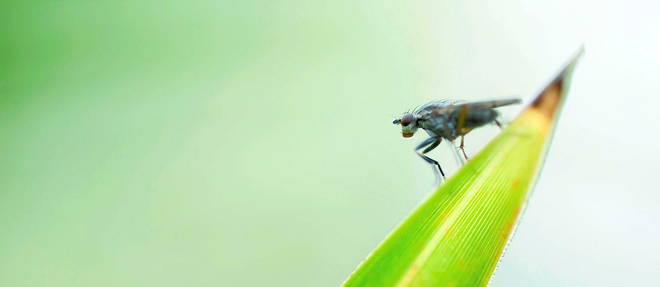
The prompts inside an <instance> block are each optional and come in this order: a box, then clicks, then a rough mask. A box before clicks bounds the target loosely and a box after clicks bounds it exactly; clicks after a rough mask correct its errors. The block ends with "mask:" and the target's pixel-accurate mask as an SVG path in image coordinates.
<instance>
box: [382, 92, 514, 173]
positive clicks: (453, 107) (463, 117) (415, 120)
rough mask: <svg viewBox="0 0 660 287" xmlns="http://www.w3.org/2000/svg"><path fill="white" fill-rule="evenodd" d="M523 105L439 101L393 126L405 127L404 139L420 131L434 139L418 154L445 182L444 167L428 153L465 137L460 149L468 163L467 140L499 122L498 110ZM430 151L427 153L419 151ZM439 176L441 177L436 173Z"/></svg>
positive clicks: (508, 100) (420, 146) (419, 147)
mask: <svg viewBox="0 0 660 287" xmlns="http://www.w3.org/2000/svg"><path fill="white" fill-rule="evenodd" d="M518 103H520V100H519V99H506V100H493V101H479V102H450V101H436V102H430V103H428V104H425V105H423V106H421V107H419V108H417V109H415V110H414V111H412V112H407V113H404V114H403V115H402V116H401V118H398V119H395V120H394V121H393V122H392V123H393V124H400V125H401V133H402V134H403V137H405V138H409V137H412V136H413V135H414V134H415V132H416V131H417V129H418V128H421V129H423V130H425V131H426V133H428V134H429V136H430V138H428V139H426V140H424V141H423V142H422V143H420V144H419V145H418V146H417V147H416V148H415V152H416V153H417V154H418V155H419V156H420V157H421V158H422V159H424V160H425V161H426V162H428V163H430V164H432V165H434V166H437V167H438V170H439V171H440V174H441V175H442V178H443V179H444V178H445V173H444V172H443V171H442V167H440V164H439V163H438V162H437V161H435V160H434V159H432V158H430V157H428V156H426V153H428V152H430V151H431V150H433V149H434V148H436V147H437V146H438V145H439V144H440V143H441V142H442V139H446V140H448V141H450V142H453V141H454V140H455V139H456V138H458V137H461V145H460V146H459V148H460V149H461V151H462V152H463V156H464V157H465V160H468V156H467V154H465V149H464V136H465V135H466V134H467V133H469V132H470V131H472V130H473V129H475V128H478V127H481V126H483V125H486V124H489V123H495V124H496V125H497V126H499V127H500V128H501V127H502V126H501V124H500V122H499V121H497V117H498V115H499V114H498V112H497V111H496V110H495V108H497V107H501V106H507V105H512V104H518ZM424 147H426V149H424V150H423V151H421V152H420V151H419V150H421V149H422V148H424ZM436 174H437V173H436Z"/></svg>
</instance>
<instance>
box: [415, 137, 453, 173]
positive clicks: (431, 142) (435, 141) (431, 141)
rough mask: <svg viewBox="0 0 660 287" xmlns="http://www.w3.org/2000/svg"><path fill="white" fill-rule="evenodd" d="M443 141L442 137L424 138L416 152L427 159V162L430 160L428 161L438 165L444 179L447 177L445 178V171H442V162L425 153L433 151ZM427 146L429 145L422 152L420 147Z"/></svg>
mask: <svg viewBox="0 0 660 287" xmlns="http://www.w3.org/2000/svg"><path fill="white" fill-rule="evenodd" d="M441 141H442V139H441V138H428V139H426V140H424V141H423V142H422V143H420V144H419V145H418V146H417V147H416V148H415V152H416V153H417V155H419V156H420V157H421V158H422V159H423V160H424V161H426V162H428V163H430V164H432V165H434V166H437V167H438V170H439V171H440V174H441V175H442V179H443V180H444V179H446V178H445V172H444V171H442V167H440V164H439V163H438V162H437V161H436V160H434V159H432V158H430V157H428V156H426V155H425V153H427V152H430V151H432V150H433V149H434V148H436V147H438V145H439V144H440V142H441ZM426 146H428V147H427V148H425V149H424V150H423V151H421V152H420V151H419V150H420V149H422V148H424V147H426ZM436 175H437V173H436Z"/></svg>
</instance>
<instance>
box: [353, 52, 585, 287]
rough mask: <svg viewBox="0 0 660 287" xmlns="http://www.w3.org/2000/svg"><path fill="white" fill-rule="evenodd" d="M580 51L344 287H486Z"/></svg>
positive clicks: (535, 172) (527, 190) (548, 137)
mask: <svg viewBox="0 0 660 287" xmlns="http://www.w3.org/2000/svg"><path fill="white" fill-rule="evenodd" d="M581 54H582V51H580V53H578V54H577V55H576V56H575V57H574V58H573V59H572V60H571V61H570V63H569V64H568V65H566V67H565V68H564V69H563V70H562V71H561V72H560V73H559V75H557V77H555V78H554V79H553V80H552V81H551V82H550V84H548V85H547V86H546V87H545V88H544V89H543V91H542V92H541V93H540V94H539V95H538V96H537V97H536V99H535V100H534V101H533V102H532V104H531V105H530V106H528V107H527V108H525V110H523V111H522V112H521V114H520V115H519V116H518V117H517V118H516V119H515V120H514V121H512V122H511V123H510V124H509V125H508V126H507V127H506V128H504V130H502V132H501V133H500V134H499V135H498V136H497V137H496V138H495V139H493V140H492V141H491V142H490V143H489V144H488V145H487V146H486V147H485V148H484V149H483V150H482V151H481V152H479V153H478V154H477V155H476V156H475V157H474V158H472V159H471V160H470V161H469V162H468V163H467V164H465V165H464V166H463V167H462V168H461V169H460V170H459V171H458V172H457V173H456V174H455V175H454V176H453V177H451V178H450V179H449V180H448V181H447V182H445V183H444V184H442V185H441V186H440V187H439V188H438V190H437V191H435V193H433V194H432V195H431V196H430V197H429V198H428V199H426V201H425V202H424V203H422V204H421V206H419V207H418V208H417V209H416V210H415V211H414V212H413V213H412V214H411V215H410V216H409V217H408V218H407V219H406V220H405V221H404V222H403V223H402V224H401V225H400V226H399V227H397V228H396V229H395V230H394V231H393V232H392V233H391V234H390V235H389V236H388V237H387V238H386V239H385V240H384V241H383V242H382V243H381V244H380V246H378V247H377V248H376V250H374V251H373V252H372V254H371V255H369V257H368V258H367V259H366V260H365V261H364V262H362V264H361V265H360V266H359V267H358V268H357V269H356V270H355V271H354V272H353V274H352V275H351V276H350V277H349V278H348V280H347V281H346V282H345V283H344V286H485V285H487V284H488V282H489V280H490V278H491V276H492V274H493V271H494V270H495V267H496V265H497V263H498V261H499V259H500V257H501V256H502V253H503V251H504V248H505V247H506V244H507V242H508V241H509V239H510V237H511V235H512V233H513V230H514V227H515V226H516V224H517V222H518V219H519V217H520V214H521V211H522V210H523V209H524V207H525V203H526V202H527V200H528V198H529V195H530V191H531V189H532V186H533V184H534V181H535V179H536V177H537V175H538V173H539V170H540V167H541V165H542V163H543V159H544V157H545V154H546V150H547V147H548V146H549V142H550V140H551V138H552V130H553V127H554V125H555V122H556V120H557V118H558V115H559V111H560V110H561V106H562V103H563V102H564V100H565V99H566V95H567V92H568V87H569V85H570V78H571V74H572V71H573V69H574V67H575V65H576V63H577V60H578V58H579V56H580V55H581Z"/></svg>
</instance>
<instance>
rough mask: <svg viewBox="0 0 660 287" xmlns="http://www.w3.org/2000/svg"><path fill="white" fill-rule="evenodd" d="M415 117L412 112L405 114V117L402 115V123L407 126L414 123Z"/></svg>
mask: <svg viewBox="0 0 660 287" xmlns="http://www.w3.org/2000/svg"><path fill="white" fill-rule="evenodd" d="M413 119H414V117H413V115H412V114H405V115H403V117H401V125H402V126H404V127H405V126H407V125H409V124H410V123H412V121H413Z"/></svg>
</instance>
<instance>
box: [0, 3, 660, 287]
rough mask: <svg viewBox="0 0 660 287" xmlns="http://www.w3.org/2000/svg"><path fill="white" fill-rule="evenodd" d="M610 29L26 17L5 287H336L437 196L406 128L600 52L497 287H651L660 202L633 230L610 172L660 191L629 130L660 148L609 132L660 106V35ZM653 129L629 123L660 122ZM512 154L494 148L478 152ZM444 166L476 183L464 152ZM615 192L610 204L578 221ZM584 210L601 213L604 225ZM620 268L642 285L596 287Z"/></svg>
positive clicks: (7, 137)
mask: <svg viewBox="0 0 660 287" xmlns="http://www.w3.org/2000/svg"><path fill="white" fill-rule="evenodd" d="M595 5H599V6H600V5H601V3H600V2H598V3H583V4H572V2H569V1H564V2H560V3H559V4H543V3H527V2H526V1H504V2H500V3H498V4H497V5H495V4H494V3H488V2H472V1H460V2H458V1H456V2H449V1H445V2H441V1H206V2H205V1H145V0H139V1H6V2H4V3H2V4H0V162H1V163H0V286H337V285H339V284H340V283H341V282H342V281H343V280H344V279H345V278H346V277H347V276H348V275H349V274H350V272H351V271H352V270H353V269H354V268H355V267H356V266H357V264H358V263H359V262H360V260H362V259H363V258H364V257H365V256H366V255H367V254H368V252H369V251H370V250H372V249H373V248H374V247H375V246H376V245H377V244H378V242H380V240H382V239H383V238H384V236H385V235H387V233H388V232H389V231H390V230H391V229H392V228H393V227H394V226H395V225H396V224H397V223H398V222H400V221H401V220H402V219H403V218H404V217H405V215H406V214H407V213H408V212H409V211H410V210H411V209H412V208H414V206H415V205H416V204H417V203H419V202H420V201H421V200H422V199H423V198H424V197H425V195H426V194H427V193H428V192H430V191H431V190H432V189H433V176H432V173H431V169H430V168H429V167H428V166H426V165H425V164H424V163H423V162H422V161H421V160H419V159H418V158H416V157H415V155H414V154H413V153H412V148H413V147H414V145H415V144H416V143H418V142H419V141H421V140H422V139H423V137H422V136H421V135H418V136H416V137H415V138H414V139H412V140H404V139H402V138H401V136H400V131H398V130H397V129H396V127H394V126H392V125H391V121H392V119H393V118H394V117H395V116H396V115H399V114H400V113H401V112H403V111H405V110H407V109H410V108H412V107H414V106H416V105H419V104H423V103H424V102H426V101H428V100H432V99H442V98H449V99H492V98H501V97H511V96H519V97H523V98H524V99H526V98H527V97H529V96H530V95H532V94H533V93H534V92H535V91H536V89H538V88H539V87H541V86H542V85H543V84H544V83H545V81H546V80H547V79H549V78H550V76H551V75H552V74H553V73H554V72H555V70H556V69H557V68H558V67H559V66H560V65H561V64H562V63H563V62H564V61H565V60H566V59H567V58H568V56H569V55H570V54H571V53H572V52H573V51H574V50H576V49H577V48H578V46H579V45H580V44H582V43H585V44H586V49H587V56H585V59H584V61H583V63H582V64H581V65H582V66H581V67H580V70H579V71H578V72H577V74H576V79H575V80H574V83H575V86H574V87H575V89H574V92H573V93H572V95H571V96H572V98H571V99H570V101H569V102H568V103H567V108H566V111H565V118H564V119H562V121H561V122H560V127H559V130H558V133H557V138H556V140H557V144H556V145H555V147H554V148H553V150H552V151H551V155H550V159H549V161H548V166H547V168H546V170H545V171H546V173H549V174H550V175H547V176H546V175H544V177H543V179H542V180H541V182H540V183H539V185H538V189H537V192H536V193H537V194H538V196H536V197H535V198H534V199H533V202H532V204H531V205H530V210H529V211H528V213H527V215H528V217H527V218H526V219H525V220H523V224H522V225H521V227H520V228H519V230H520V233H519V235H517V237H516V238H514V242H513V244H512V246H513V247H512V249H511V250H512V252H510V254H508V255H507V257H505V259H504V261H503V265H502V267H501V268H500V269H499V270H498V273H497V277H496V278H495V281H494V282H495V284H494V285H496V286H564V285H562V284H565V286H605V285H602V282H606V283H607V282H609V283H612V282H620V283H622V284H623V283H624V282H625V283H629V281H628V280H630V278H631V277H633V278H634V280H640V281H639V282H648V281H647V280H650V278H655V277H652V274H651V272H652V270H657V268H655V267H657V265H654V264H657V262H656V261H653V260H652V259H651V258H650V257H645V256H644V254H645V253H644V252H643V251H645V250H647V249H645V248H644V249H642V246H647V247H648V246H651V244H650V243H651V242H652V239H653V238H655V239H658V238H660V235H659V234H658V232H657V230H656V231H652V230H651V231H649V229H648V228H647V225H645V224H643V223H639V222H640V221H639V219H635V218H637V217H634V216H635V214H636V213H634V212H636V211H638V210H639V208H638V207H639V206H640V205H641V206H647V207H648V208H646V209H643V210H649V212H647V213H640V216H639V218H642V219H645V220H648V221H649V222H652V221H653V220H651V218H655V217H657V216H658V214H657V212H655V213H653V212H650V210H653V208H651V205H650V204H651V203H650V202H653V200H656V202H657V198H658V195H654V194H656V193H650V191H649V192H640V193H624V195H623V196H624V197H623V202H624V203H625V202H629V203H630V204H628V205H625V206H624V207H623V208H622V207H621V206H622V205H621V204H622V203H621V202H622V199H621V193H620V191H621V188H629V187H630V186H629V185H628V183H625V181H623V179H622V178H625V177H626V173H625V172H626V171H623V174H622V173H619V172H617V171H616V170H615V169H611V168H609V167H611V166H617V165H619V166H621V165H623V166H626V165H634V164H635V163H639V162H647V163H648V165H649V168H640V169H639V170H651V168H650V167H651V165H652V163H653V161H651V160H649V158H654V157H655V159H657V157H658V156H657V154H654V153H651V154H649V153H642V152H643V151H644V150H645V149H644V148H639V143H636V145H635V146H634V147H635V148H632V147H623V146H619V145H618V144H617V143H616V141H617V139H619V138H621V137H618V136H616V134H615V133H613V132H612V131H613V130H615V131H621V130H626V129H628V130H626V131H630V133H633V132H635V131H637V130H629V129H630V128H632V129H638V130H639V131H640V133H636V134H641V131H643V130H646V129H643V128H641V127H637V126H635V127H630V125H627V124H625V122H622V121H616V120H613V119H612V117H611V115H612V114H613V113H612V112H607V111H608V110H616V109H619V108H620V103H621V100H619V99H620V97H621V95H620V94H619V93H617V92H616V88H617V87H618V88H619V90H623V89H624V88H625V89H626V91H630V92H631V93H630V94H631V95H649V94H653V92H656V97H657V92H658V88H657V85H653V84H652V83H654V81H657V77H656V76H658V75H660V72H659V71H658V70H657V68H654V67H657V66H660V65H655V63H657V53H656V54H655V56H653V57H655V58H653V57H651V51H652V50H653V48H652V47H656V48H657V47H660V45H658V41H657V40H654V39H656V38H657V35H656V34H653V33H654V32H653V30H652V29H651V28H650V27H652V26H653V25H650V24H657V20H648V21H655V22H649V23H646V22H639V21H645V20H639V19H653V18H652V13H651V12H647V11H652V9H651V8H648V7H647V8H644V9H642V8H639V9H636V10H633V11H627V10H625V9H620V7H619V6H617V5H620V4H616V3H610V4H608V5H610V6H607V7H609V8H607V9H603V8H602V7H601V9H598V10H597V11H594V12H593V13H592V11H593V10H592V7H594V6H595ZM603 5H604V4H603ZM626 7H627V6H626ZM655 8H657V7H655ZM608 9H609V10H608ZM656 10H657V9H656ZM603 11H605V12H603ZM590 13H591V14H590ZM603 13H604V14H603ZM607 13H610V14H607ZM639 13H641V15H642V16H640V17H638V15H640V14H639ZM644 13H648V14H649V15H646V14H644ZM586 15H591V16H589V17H590V18H586ZM644 15H646V17H644ZM656 18H657V17H656ZM586 19H589V20H586ZM635 21H638V22H635ZM608 25H609V26H608ZM621 25H629V26H628V28H625V29H624V28H620V27H621ZM645 31H646V32H645ZM644 33H646V34H644ZM653 37H655V38H653ZM636 40H637V41H639V40H641V41H642V43H637V44H635V43H634V42H635V41H636ZM626 43H628V44H626ZM590 45H591V46H590ZM645 47H650V48H645ZM656 52H657V50H656ZM645 53H646V54H645ZM624 55H632V56H630V57H637V58H634V59H633V60H632V61H636V62H634V63H629V60H624V58H623V56H624ZM645 55H647V56H645ZM635 59H636V60H635ZM653 61H655V62H653ZM608 71H612V72H608ZM614 71H616V73H615V72H614ZM621 71H624V76H623V77H621V76H620V75H621V74H620V73H621ZM625 71H629V74H628V75H629V76H625V75H626V74H625ZM640 71H641V72H642V74H643V75H647V76H642V77H641V78H640V77H638V76H637V73H639V72H640ZM596 75H598V76H596ZM653 79H656V80H653ZM617 81H618V82H617ZM622 81H624V82H622ZM603 83H609V84H608V86H610V87H609V88H600V87H602V86H603ZM632 83H635V84H634V85H631V84H632ZM611 85H615V88H614V90H613V89H612V88H611ZM631 86H632V88H630V87H631ZM631 89H632V90H631ZM635 89H637V90H635ZM649 89H650V90H649ZM608 93H610V94H608ZM626 101H631V102H637V103H640V102H641V103H643V99H637V100H633V99H628V100H626ZM594 102H597V103H600V104H599V105H600V106H599V108H594V105H593V103H594ZM652 103H658V102H657V100H655V102H652ZM603 105H605V108H603ZM607 107H609V108H607ZM652 107H653V105H652V104H648V105H644V104H643V105H640V107H639V108H640V109H642V110H644V109H647V110H648V114H647V113H644V112H635V113H632V111H630V112H631V113H630V114H629V115H628V116H626V117H624V118H627V119H631V118H634V117H642V118H637V119H636V121H637V122H643V123H650V122H652V121H654V120H655V121H656V122H657V117H652V116H650V115H651V114H652V112H653V111H655V110H654V109H653V108H652ZM585 111H586V112H585ZM514 115H515V109H513V110H507V111H505V115H504V116H505V118H512V117H513V116H514ZM645 115H649V116H645ZM590 119H596V120H595V121H592V120H590ZM610 119H611V121H612V122H611V123H608V124H602V125H599V124H597V122H598V121H608V120H610ZM602 126H605V127H608V128H600V127H602ZM656 126H657V125H656ZM496 132H497V129H495V128H492V127H489V128H485V129H483V130H482V131H478V132H475V135H473V136H472V137H470V138H468V141H467V144H468V148H467V149H468V152H470V153H475V152H476V151H478V149H479V147H481V146H483V145H484V144H485V143H486V141H487V140H488V138H490V137H492V136H493V135H494V134H495V133H496ZM613 141H614V142H613ZM623 142H624V141H621V143H622V144H623ZM626 142H627V141H626ZM640 142H642V143H641V145H644V146H646V147H648V149H651V147H652V143H653V142H654V141H653V139H651V140H648V141H640ZM619 148H621V149H619ZM617 154H618V157H617ZM434 156H436V157H438V158H440V159H441V162H444V163H445V165H446V167H447V170H449V171H452V170H454V169H455V166H454V161H453V159H452V157H451V153H450V152H449V151H448V148H446V147H445V148H443V149H440V150H439V151H438V152H434ZM612 158H613V159H614V160H617V159H619V162H618V163H603V162H600V161H601V160H603V159H612ZM645 160H646V161H645ZM580 171H587V172H586V174H582V175H581V176H578V174H579V172H580ZM628 175H629V176H630V177H633V176H635V177H638V176H639V175H640V174H639V173H632V172H631V173H629V174H628ZM644 178H651V177H650V176H649V177H644ZM585 180H586V181H585ZM608 182H609V183H612V184H606V183H608ZM594 184H601V185H603V186H600V187H598V188H594V189H593V190H594V193H593V195H601V196H602V195H605V196H604V197H601V199H603V198H604V200H605V201H604V203H603V202H602V201H601V202H600V203H599V204H591V203H593V200H594V197H593V196H589V195H584V194H583V195H582V197H577V198H573V199H572V201H570V200H569V202H568V203H567V201H566V196H567V195H568V196H576V194H580V193H579V192H580V191H582V190H583V189H587V190H592V187H594ZM636 184H638V185H639V186H638V187H637V188H634V190H641V191H643V190H649V186H652V185H651V182H650V181H649V182H645V181H643V180H642V181H637V182H636ZM581 186H582V188H581ZM585 187H586V188H585ZM617 187H618V188H617ZM571 188H573V189H571ZM608 188H609V189H608ZM562 192H564V193H562ZM626 194H627V195H626ZM630 194H632V197H631V198H629V199H628V200H627V201H626V198H625V196H631V195H630ZM608 198H609V199H611V200H607V199H608ZM603 204H604V205H603ZM608 204H609V205H608ZM644 204H646V205H644ZM558 206H562V207H564V208H558ZM566 206H568V208H566ZM571 206H573V208H571ZM584 206H596V207H601V208H602V209H596V210H591V211H590V212H591V213H589V214H591V215H593V216H592V217H593V218H591V219H590V220H584V218H590V217H588V216H589V214H587V215H585V214H581V212H584V209H582V208H581V207H584ZM617 208H619V209H617ZM557 210H562V217H560V218H558V219H554V220H553V219H551V218H552V216H553V214H555V213H556V211H557ZM612 210H623V211H620V213H616V212H615V213H612V212H611V211H612ZM631 214H632V216H633V219H630V220H626V218H625V216H631ZM585 216H586V217H585ZM603 216H604V217H603ZM607 216H611V217H607ZM621 216H624V217H623V218H622V217H621ZM575 218H582V219H583V221H580V220H575ZM594 220H595V221H596V224H595V225H594ZM598 220H600V221H598ZM617 220H619V221H617ZM633 220H634V222H638V224H639V226H637V225H632V226H631V225H625V223H626V222H630V221H633ZM598 222H601V223H598ZM613 222H614V223H613ZM617 222H619V223H617ZM642 222H643V221H642ZM655 222H657V221H655ZM599 224H600V225H599ZM594 226H595V227H594ZM612 226H626V228H628V229H633V230H628V231H627V232H628V233H625V232H624V231H622V232H624V233H625V234H631V235H630V236H622V237H613V234H611V232H612V230H613V229H612ZM590 228H591V229H590ZM640 232H642V235H643V236H641V237H638V235H634V234H640ZM644 232H647V233H644ZM553 233H561V234H562V235H561V236H560V237H559V238H560V239H559V241H556V240H554V239H552V238H556V237H553V236H552V234H553ZM617 234H619V233H617ZM576 238H577V240H575V239H576ZM585 238H586V239H585ZM601 238H609V240H617V238H618V240H619V242H638V244H639V245H636V246H639V247H638V249H633V250H632V251H630V252H625V251H619V253H616V252H615V254H618V255H616V256H618V257H617V260H614V261H609V260H601V256H604V255H603V254H606V253H607V252H612V250H619V249H616V248H612V247H614V246H621V245H620V244H619V243H616V242H614V243H607V242H609V241H608V240H596V239H601ZM613 238H614V239H613ZM639 238H645V239H642V242H641V243H640V242H639V240H638V239H639ZM644 240H646V241H644ZM656 241H657V240H656ZM557 242H559V243H557ZM594 242H595V243H594ZM599 244H600V245H599ZM590 248H591V249H590ZM654 251H655V252H657V251H658V248H657V247H656V248H655V249H654ZM610 254H611V253H610ZM633 258H634V259H635V262H636V263H634V264H637V265H634V264H633V266H632V267H631V265H630V264H621V262H625V261H633V260H632V259H633ZM640 260H641V261H640ZM654 262H655V263H654ZM571 264H572V265H571ZM618 268H623V269H626V268H628V269H626V270H625V272H627V274H633V275H634V276H629V275H628V276H624V275H623V274H621V276H619V277H615V278H609V279H608V278H601V276H598V275H600V274H602V272H603V270H605V271H608V270H609V271H611V270H617V269H618ZM625 272H624V273H625ZM617 280H619V281H617ZM576 282H577V283H576ZM572 283H576V284H577V285H575V284H572Z"/></svg>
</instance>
